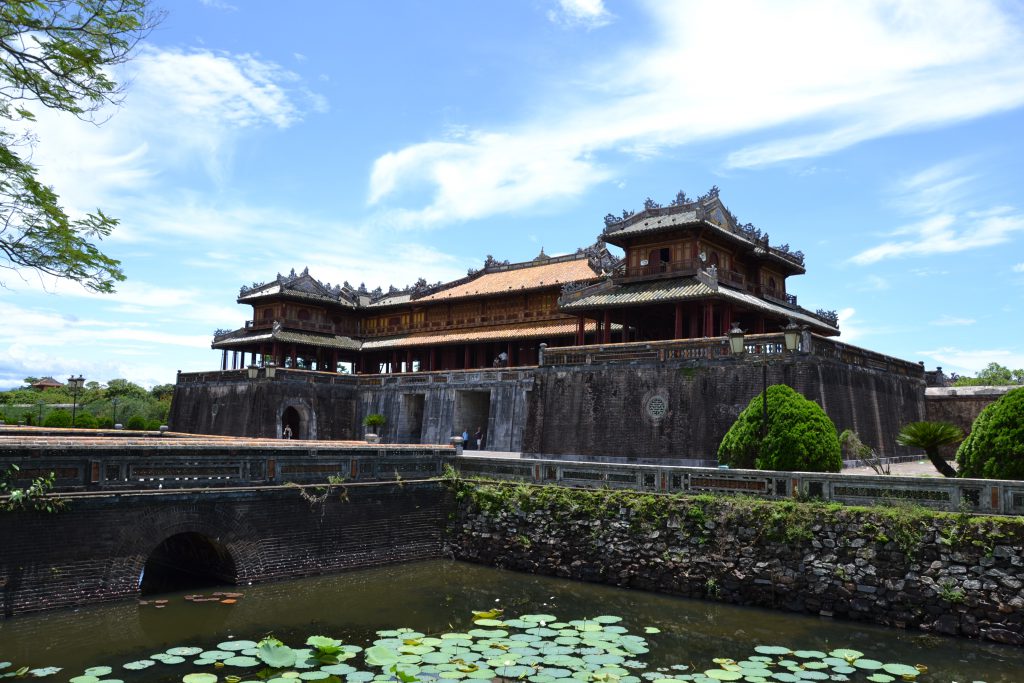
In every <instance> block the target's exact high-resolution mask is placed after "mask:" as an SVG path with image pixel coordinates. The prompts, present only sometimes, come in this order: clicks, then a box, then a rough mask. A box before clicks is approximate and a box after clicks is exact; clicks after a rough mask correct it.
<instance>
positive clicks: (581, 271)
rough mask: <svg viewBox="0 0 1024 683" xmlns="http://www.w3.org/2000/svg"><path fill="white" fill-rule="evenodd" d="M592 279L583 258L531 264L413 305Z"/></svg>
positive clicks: (484, 276)
mask: <svg viewBox="0 0 1024 683" xmlns="http://www.w3.org/2000/svg"><path fill="white" fill-rule="evenodd" d="M596 277H597V273H595V272H594V270H593V268H591V267H590V263H589V261H588V260H587V259H585V258H580V259H572V260H568V261H558V262H556V263H541V264H538V265H533V264H531V265H527V266H524V267H522V268H509V269H502V270H494V271H485V272H484V273H482V274H481V275H479V276H478V277H475V278H473V279H472V280H469V281H468V282H463V283H462V284H459V285H456V286H455V287H452V288H451V289H442V290H441V291H439V292H434V293H433V294H431V295H429V296H425V297H423V298H421V299H418V300H417V301H447V300H449V299H459V298H462V297H472V296H479V295H483V294H501V293H503V292H519V291H524V290H529V289H543V288H545V287H552V286H556V285H558V286H560V285H563V284H566V283H567V282H579V281H581V280H593V279H594V278H596Z"/></svg>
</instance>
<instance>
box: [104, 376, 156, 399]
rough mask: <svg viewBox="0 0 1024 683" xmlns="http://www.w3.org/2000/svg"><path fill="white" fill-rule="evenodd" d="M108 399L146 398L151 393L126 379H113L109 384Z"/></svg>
mask: <svg viewBox="0 0 1024 683" xmlns="http://www.w3.org/2000/svg"><path fill="white" fill-rule="evenodd" d="M106 395H107V398H117V399H121V398H125V397H129V398H146V397H147V396H149V392H148V391H146V390H145V389H144V388H142V387H140V386H139V385H138V384H136V383H135V382H129V381H128V380H126V379H112V380H110V381H109V382H107V391H106Z"/></svg>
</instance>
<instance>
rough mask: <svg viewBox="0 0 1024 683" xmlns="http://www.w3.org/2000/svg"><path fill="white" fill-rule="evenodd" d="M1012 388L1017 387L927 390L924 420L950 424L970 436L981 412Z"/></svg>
mask: <svg viewBox="0 0 1024 683" xmlns="http://www.w3.org/2000/svg"><path fill="white" fill-rule="evenodd" d="M1014 388H1019V387H943V388H929V389H928V390H927V391H926V392H925V397H924V404H925V415H926V419H928V420H931V421H935V422H952V423H953V424H955V425H956V426H957V427H959V428H960V429H962V430H964V433H965V434H970V432H971V427H972V426H973V425H974V420H975V419H976V418H977V417H978V415H979V414H980V413H981V411H982V410H984V409H985V408H987V407H988V406H989V405H991V404H992V403H993V402H995V401H997V400H999V399H1000V398H1001V397H1002V396H1003V394H1005V393H1006V392H1007V391H1010V390H1011V389H1014Z"/></svg>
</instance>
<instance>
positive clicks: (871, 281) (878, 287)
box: [859, 275, 889, 292]
mask: <svg viewBox="0 0 1024 683" xmlns="http://www.w3.org/2000/svg"><path fill="white" fill-rule="evenodd" d="M859 289H860V290H861V291H865V292H880V291H883V290H886V289H889V281H888V280H886V279H885V278H884V277H881V276H879V275H868V276H867V277H864V278H862V280H861V284H860V287H859Z"/></svg>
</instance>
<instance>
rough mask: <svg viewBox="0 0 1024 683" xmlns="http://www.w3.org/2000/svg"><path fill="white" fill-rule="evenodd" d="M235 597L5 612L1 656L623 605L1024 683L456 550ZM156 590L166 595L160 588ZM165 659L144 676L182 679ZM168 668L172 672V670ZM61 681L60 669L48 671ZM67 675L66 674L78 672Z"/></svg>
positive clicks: (444, 626)
mask: <svg viewBox="0 0 1024 683" xmlns="http://www.w3.org/2000/svg"><path fill="white" fill-rule="evenodd" d="M231 590H238V591H240V592H244V596H243V597H241V598H239V599H238V602H237V603H236V604H234V605H223V604H221V603H219V602H202V603H196V602H191V601H186V600H185V599H184V596H185V595H186V594H185V593H168V594H165V595H163V596H160V597H162V598H166V599H167V600H168V602H167V605H166V606H165V607H163V608H160V609H157V607H156V606H155V605H154V604H152V603H151V604H149V605H145V606H141V605H137V604H135V603H127V604H126V603H119V604H113V605H105V606H97V607H90V608H83V609H79V610H75V611H64V612H56V613H48V614H43V615H29V616H25V617H18V618H15V619H11V620H9V621H6V622H4V621H0V661H12V662H14V663H15V665H16V666H22V665H28V666H33V667H41V666H61V667H64V668H65V669H67V670H68V671H70V672H72V675H74V673H77V672H79V671H80V670H82V669H84V668H85V667H87V666H92V665H98V664H107V665H111V666H115V672H117V671H118V670H119V669H120V664H122V663H124V662H128V661H131V660H133V659H138V658H140V657H145V656H147V655H149V654H151V653H154V652H157V651H160V650H164V649H166V648H168V647H173V646H176V645H198V646H203V647H210V646H213V645H215V644H217V643H219V642H221V641H224V640H227V639H228V638H231V637H235V638H248V639H252V640H259V639H260V638H261V637H262V636H264V635H267V634H269V633H273V634H274V635H276V636H277V637H278V638H281V639H282V640H284V641H285V642H287V643H289V644H292V645H296V646H297V645H299V644H300V643H301V642H303V641H305V639H306V637H307V636H309V635H314V634H319V635H328V636H332V637H335V638H341V639H343V640H346V641H347V642H353V643H356V644H365V642H366V641H367V640H369V639H372V638H371V637H372V635H373V632H374V631H376V630H378V629H389V628H397V627H401V626H408V627H410V628H413V629H416V630H419V631H423V632H426V633H436V632H439V631H447V630H453V629H454V630H465V629H467V628H471V626H470V616H471V614H470V612H471V610H481V609H489V608H491V607H494V606H502V607H504V608H505V610H506V612H505V614H506V615H518V614H525V613H530V612H547V613H551V614H555V615H557V616H558V617H559V618H561V619H576V618H582V617H588V616H590V617H593V616H597V615H599V614H613V615H618V616H621V617H623V619H624V622H623V624H624V625H626V626H627V627H628V628H630V630H631V631H634V632H635V631H638V630H642V627H644V626H657V627H658V628H660V629H661V630H662V633H661V634H659V635H657V636H653V637H651V643H652V650H651V653H650V655H647V657H646V659H647V661H649V662H651V663H652V664H655V665H657V664H659V663H661V664H675V663H694V664H697V665H710V662H711V659H712V658H714V657H732V658H735V659H741V658H744V657H746V656H748V655H750V654H752V650H753V647H754V645H758V644H768V645H785V646H788V647H792V648H801V649H816V650H825V651H828V650H830V649H834V648H838V647H848V648H854V649H857V650H861V651H862V652H865V653H866V654H867V655H868V656H869V657H872V658H875V659H881V660H882V661H900V662H907V663H923V664H927V665H928V667H929V669H930V673H929V675H928V676H927V677H922V679H921V680H922V681H953V680H959V681H973V680H985V681H987V682H988V683H997V682H1005V683H1019V682H1020V681H1024V653H1022V652H1021V651H1020V650H1019V649H1017V648H1011V647H1000V646H993V645H982V644H980V643H975V642H971V641H966V640H962V639H952V638H940V637H934V636H926V635H921V634H917V633H913V632H904V631H898V630H889V629H882V628H878V627H872V626H864V625H859V624H853V623H850V622H836V621H832V620H828V619H819V618H815V617H803V616H791V615H787V614H782V613H779V612H769V611H766V610H757V609H745V608H738V607H732V606H727V605H720V604H717V603H713V602H704V601H696V600H685V599H680V598H672V597H666V596H661V595H655V594H650V593H643V592H636V591H627V590H624V589H618V588H611V587H607V586H600V585H593V584H584V583H576V582H571V581H565V580H561V579H553V578H547V577H537V576H530V575H525V574H517V573H514V572H508V571H502V570H498V569H491V568H488V567H481V566H477V565H471V564H463V563H458V562H451V561H432V562H422V563H414V564H404V565H398V566H392V567H384V568H378V569H372V570H366V571H359V572H349V573H345V574H336V575H332V576H323V577H316V578H310V579H303V580H298V581H287V582H280V583H274V584H267V585H261V586H249V587H240V588H233V589H231ZM149 597H152V596H149ZM167 672H170V673H167V674H161V673H160V672H159V671H158V670H156V669H150V670H148V671H147V672H144V673H145V674H146V675H145V676H144V678H139V677H138V676H129V675H124V674H129V673H131V672H124V673H123V674H122V673H117V674H116V675H117V676H118V677H120V678H124V679H125V680H126V681H127V680H143V679H144V680H146V681H158V680H167V681H180V680H181V679H180V676H181V674H180V673H178V675H177V676H175V675H174V674H173V671H172V669H171V668H168V669H167ZM161 675H164V678H162V679H161V678H160V676H161ZM46 680H57V679H46ZM60 680H66V677H64V678H61V679H60Z"/></svg>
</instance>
